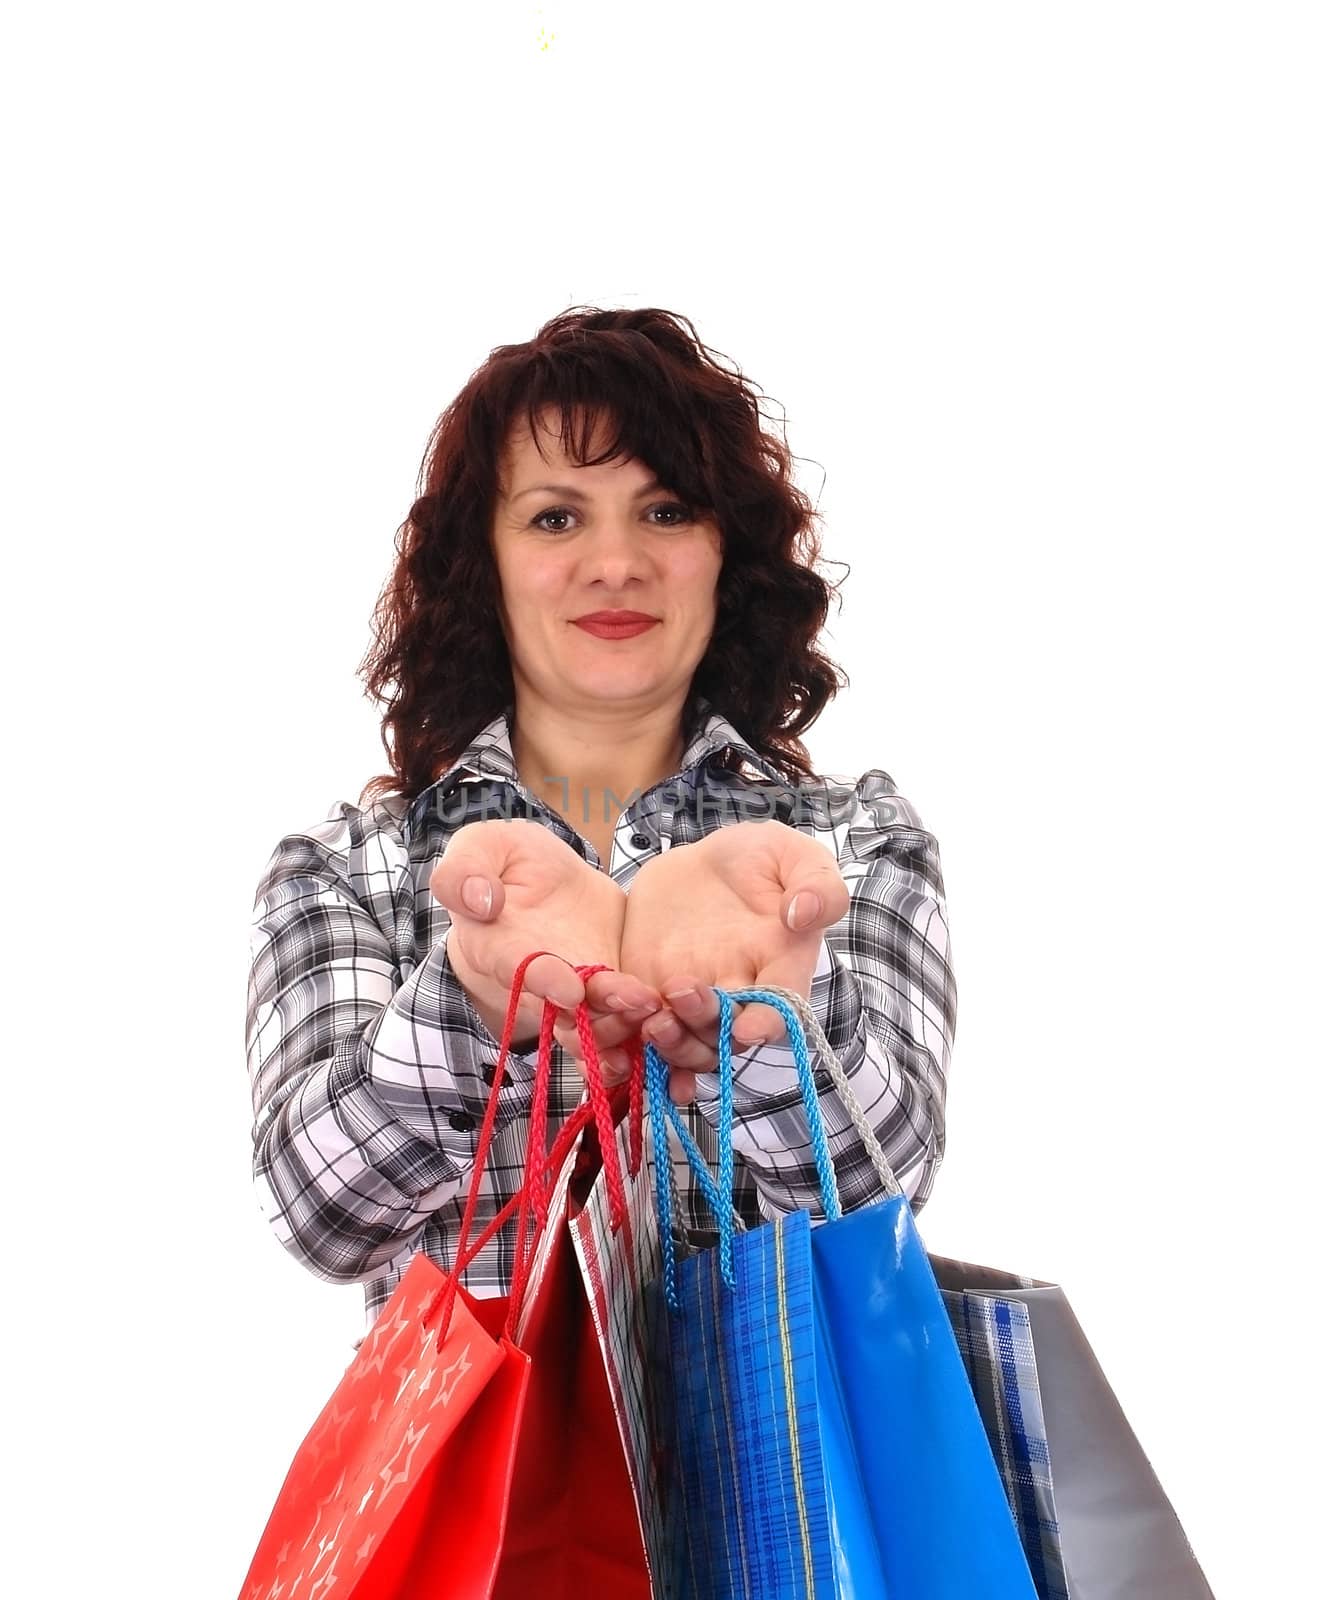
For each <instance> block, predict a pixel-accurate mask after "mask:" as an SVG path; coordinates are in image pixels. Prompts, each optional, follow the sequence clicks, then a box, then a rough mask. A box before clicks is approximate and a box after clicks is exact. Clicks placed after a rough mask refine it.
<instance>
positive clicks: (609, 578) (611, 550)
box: [582, 518, 649, 589]
mask: <svg viewBox="0 0 1326 1600" xmlns="http://www.w3.org/2000/svg"><path fill="white" fill-rule="evenodd" d="M648 572H649V560H648V556H647V554H646V549H645V542H644V540H643V539H642V538H641V537H640V535H639V534H638V533H637V532H636V531H635V530H634V529H633V528H632V527H631V526H630V524H629V523H627V522H622V521H619V520H617V519H615V518H610V519H608V520H607V521H605V522H604V523H603V524H601V525H600V526H599V527H598V528H596V529H595V530H594V533H593V535H592V536H591V537H590V538H589V539H588V540H587V541H586V542H585V565H584V570H583V574H582V575H583V576H584V578H585V579H586V581H588V582H590V583H598V584H601V585H602V586H603V587H604V588H607V589H621V588H624V587H625V585H626V584H627V583H628V582H630V581H631V579H636V580H643V579H644V578H646V577H647V576H648Z"/></svg>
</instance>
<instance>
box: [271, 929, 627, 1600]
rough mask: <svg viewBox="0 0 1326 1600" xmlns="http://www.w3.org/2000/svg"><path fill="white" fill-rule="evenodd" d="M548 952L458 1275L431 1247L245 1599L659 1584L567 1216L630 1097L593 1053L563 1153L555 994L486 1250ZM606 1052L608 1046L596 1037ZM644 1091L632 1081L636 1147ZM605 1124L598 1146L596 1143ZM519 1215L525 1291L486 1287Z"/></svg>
mask: <svg viewBox="0 0 1326 1600" xmlns="http://www.w3.org/2000/svg"><path fill="white" fill-rule="evenodd" d="M540 953H542V952H535V954H540ZM533 959H534V955H530V956H528V957H527V958H526V960H525V961H524V962H522V963H521V966H520V967H519V968H518V970H517V972H516V978H515V983H514V985H513V990H512V997H511V1003H510V1007H509V1009H508V1012H507V1019H506V1027H505V1030H504V1033H503V1039H502V1051H501V1055H500V1057H499V1059H498V1063H497V1068H496V1070H495V1072H494V1076H493V1084H492V1089H491V1091H490V1096H489V1103H488V1110H487V1114H486V1116H485V1118H484V1123H483V1127H482V1129H481V1131H480V1135H479V1141H478V1146H477V1148H476V1153H475V1166H474V1175H473V1177H472V1179H471V1185H470V1193H469V1197H468V1203H467V1206H466V1211H465V1218H464V1221H463V1222H462V1225H461V1233H460V1239H459V1242H458V1250H457V1261H458V1263H459V1265H458V1268H457V1271H456V1272H455V1273H453V1274H451V1275H448V1274H446V1273H444V1272H442V1270H441V1269H440V1268H439V1267H438V1266H437V1265H436V1264H435V1263H434V1262H432V1261H431V1260H430V1259H429V1258H428V1257H427V1256H426V1255H425V1254H424V1253H423V1252H422V1251H421V1252H419V1253H418V1254H417V1255H416V1256H415V1257H414V1259H413V1260H412V1261H411V1262H410V1265H409V1267H408V1268H407V1269H406V1271H405V1273H404V1274H403V1275H402V1277H401V1281H400V1283H399V1284H398V1285H397V1287H396V1290H395V1293H394V1294H393V1295H392V1297H391V1299H390V1300H389V1301H388V1302H387V1304H386V1306H384V1307H383V1310H382V1312H381V1314H380V1315H379V1317H378V1319H377V1321H376V1322H375V1324H374V1326H373V1328H372V1330H371V1331H370V1332H369V1334H368V1336H367V1337H366V1338H365V1340H364V1341H363V1343H362V1344H361V1346H360V1347H359V1350H358V1351H357V1353H356V1355H355V1358H354V1360H353V1361H352V1362H351V1364H350V1366H349V1368H348V1369H347V1370H346V1373H345V1376H344V1377H343V1378H342V1380H341V1382H340V1383H339V1384H338V1385H337V1387H336V1390H335V1392H334V1393H333V1395H332V1397H331V1399H330V1400H329V1401H328V1402H327V1405H326V1406H325V1407H324V1408H323V1411H322V1414H321V1415H320V1416H319V1417H318V1419H317V1421H316V1422H315V1423H314V1425H313V1427H312V1429H311V1430H310V1431H309V1434H308V1435H307V1437H306V1438H305V1440H304V1442H303V1444H302V1445H301V1446H300V1448H299V1450H298V1451H297V1452H296V1455H295V1459H294V1461H293V1462H292V1464H291V1467H290V1470H289V1472H288V1473H287V1474H286V1479H285V1482H284V1484H283V1485H282V1488H281V1491H280V1493H279V1495H278V1496H277V1501H276V1505H275V1507H274V1508H273V1510H272V1513H271V1516H270V1517H269V1518H268V1522H267V1526H266V1528H265V1529H264V1531H263V1535H262V1538H261V1540H260V1541H259V1544H258V1548H257V1551H256V1552H255V1554H254V1557H253V1560H252V1562H251V1564H250V1567H249V1571H248V1574H247V1575H246V1577H245V1580H244V1584H243V1587H242V1589H241V1594H240V1600H322V1597H323V1596H324V1595H327V1594H331V1595H332V1596H333V1600H517V1597H519V1600H525V1597H526V1596H528V1595H529V1594H532V1593H537V1594H539V1595H540V1596H541V1597H542V1596H547V1597H548V1600H563V1597H565V1600H583V1597H584V1596H585V1595H587V1594H588V1595H593V1594H601V1593H602V1594H606V1593H611V1594H613V1595H614V1596H620V1597H621V1600H646V1597H648V1596H649V1595H650V1593H651V1590H650V1586H649V1580H648V1575H647V1568H646V1565H645V1558H644V1553H643V1544H642V1540H641V1536H640V1526H639V1519H638V1515H637V1512H636V1509H635V1501H634V1497H633V1494H632V1490H631V1486H630V1480H629V1476H628V1473H627V1467H626V1460H625V1455H624V1452H623V1450H622V1446H621V1440H620V1436H619V1433H618V1429H617V1424H616V1420H615V1415H614V1412H613V1410H612V1405H611V1401H610V1398H609V1393H608V1386H607V1377H606V1374H605V1372H604V1368H603V1360H602V1355H601V1352H600V1350H599V1347H598V1343H597V1339H596V1335H595V1330H594V1326H593V1321H592V1317H591V1313H590V1309H589V1305H588V1302H587V1300H586V1299H585V1294H584V1290H583V1287H582V1286H581V1280H580V1277H579V1273H578V1271H577V1268H576V1265H575V1260H574V1256H573V1254H572V1249H571V1243H570V1240H569V1238H568V1237H567V1226H566V1221H567V1216H568V1211H569V1209H573V1202H571V1200H570V1199H569V1190H570V1188H571V1186H572V1183H573V1181H574V1180H582V1179H583V1178H584V1177H585V1176H586V1175H587V1168H588V1170H592V1169H593V1167H594V1166H595V1165H597V1159H604V1160H605V1162H606V1164H608V1165H609V1167H612V1166H615V1164H616V1162H617V1160H618V1144H617V1140H616V1138H615V1136H614V1135H613V1126H612V1123H613V1111H612V1108H611V1107H610V1105H609V1101H608V1097H607V1095H606V1094H605V1093H604V1090H603V1085H602V1080H601V1078H600V1076H599V1074H598V1063H597V1059H596V1058H594V1059H593V1060H591V1061H587V1063H586V1067H587V1072H586V1076H587V1079H588V1081H589V1085H590V1097H589V1102H588V1103H587V1104H585V1105H583V1106H581V1107H580V1108H579V1110H578V1111H577V1112H576V1113H575V1114H574V1115H573V1116H572V1117H571V1118H570V1119H569V1120H568V1121H567V1122H566V1124H565V1125H564V1126H563V1128H562V1129H561V1131H560V1133H559V1134H558V1137H557V1139H556V1140H555V1141H554V1144H553V1147H552V1150H551V1151H548V1152H547V1153H546V1154H545V1152H544V1149H543V1146H544V1143H545V1140H546V1127H547V1103H548V1089H549V1084H550V1077H551V1050H552V1037H553V1035H552V1027H553V1021H554V1012H553V1010H552V1008H551V1007H548V1008H545V1014H544V1022H543V1029H542V1033H541V1036H540V1049H539V1070H538V1073H537V1074H536V1079H535V1086H534V1091H533V1106H534V1111H533V1114H532V1115H531V1119H530V1146H529V1150H528V1151H527V1160H526V1175H525V1182H524V1185H523V1187H522V1189H521V1191H520V1193H519V1194H518V1195H516V1196H515V1198H514V1199H513V1200H512V1201H511V1202H510V1203H509V1204H508V1205H507V1206H506V1207H505V1208H504V1209H503V1211H502V1212H500V1213H499V1214H498V1216H496V1217H495V1218H494V1219H493V1220H492V1222H491V1223H490V1224H489V1225H488V1227H487V1228H486V1229H485V1230H484V1231H483V1233H482V1234H481V1235H480V1236H479V1237H478V1238H477V1239H476V1240H475V1241H474V1242H473V1244H467V1240H468V1237H469V1232H470V1227H471V1224H472V1221H473V1215H474V1211H475V1209H476V1205H477V1199H478V1192H479V1186H480V1182H481V1175H482V1172H483V1168H484V1164H485V1162H486V1160H487V1155H488V1149H489V1146H490V1144H491V1141H492V1133H493V1127H494V1123H495V1119H496V1111H497V1103H498V1101H497V1096H498V1091H499V1090H500V1088H501V1084H502V1080H503V1074H504V1069H505V1064H506V1057H507V1053H508V1049H509V1045H510V1037H511V1030H512V1027H513V1025H514V1020H515V1011H516V1004H517V1002H518V999H519V994H520V988H521V985H522V982H523V978H524V971H525V967H526V966H527V965H528V964H529V962H530V961H532V960H533ZM577 970H579V971H581V972H582V975H584V974H585V973H587V972H588V971H590V970H591V969H577ZM592 970H597V969H592ZM587 1026H588V1024H587V1022H586V1024H585V1029H584V1030H582V1031H587ZM588 1053H589V1055H590V1056H593V1055H594V1052H593V1049H592V1044H591V1047H590V1050H589V1052H588ZM640 1065H641V1063H640V1062H639V1061H637V1067H639V1066H640ZM637 1077H638V1073H637ZM639 1088H640V1086H639V1085H638V1084H637V1082H636V1081H635V1080H634V1079H633V1081H632V1084H631V1094H630V1110H631V1114H632V1118H633V1124H632V1135H633V1137H632V1146H633V1148H634V1149H636V1150H638V1148H639V1118H640V1115H641V1108H642V1095H641V1094H640V1092H639ZM587 1129H588V1130H590V1135H591V1137H590V1146H589V1149H588V1150H587V1151H578V1149H577V1147H578V1146H579V1145H580V1143H581V1139H582V1135H584V1134H585V1132H586V1130H587ZM594 1135H597V1139H595V1138H594ZM596 1146H597V1147H596ZM600 1149H606V1150H607V1151H608V1155H607V1157H606V1158H602V1157H600V1153H599V1152H600ZM605 1179H606V1181H607V1182H608V1185H609V1188H610V1189H614V1190H620V1187H621V1177H620V1172H617V1173H616V1174H615V1182H614V1181H613V1179H614V1174H613V1172H612V1171H611V1170H610V1171H609V1172H608V1173H607V1174H605ZM623 1204H624V1201H623ZM513 1217H515V1218H516V1219H517V1221H518V1233H517V1244H516V1266H515V1271H514V1274H513V1278H512V1284H511V1293H510V1295H509V1296H503V1297H500V1298H495V1299H488V1300H480V1299H476V1298H475V1297H473V1296H472V1295H470V1294H469V1293H468V1292H467V1291H466V1290H465V1289H464V1287H463V1286H462V1285H461V1284H460V1282H459V1276H460V1273H461V1271H463V1268H464V1266H465V1265H467V1264H468V1262H469V1261H471V1260H473V1258H474V1256H476V1255H477V1254H478V1252H479V1251H480V1250H481V1249H482V1248H483V1246H484V1245H485V1244H486V1243H487V1242H488V1240H489V1239H490V1238H491V1237H492V1236H493V1235H494V1234H495V1233H496V1232H497V1230H498V1229H499V1228H500V1227H502V1226H503V1225H504V1224H505V1223H506V1222H508V1221H509V1220H511V1219H512V1218H513ZM586 1506H589V1507H592V1515H591V1516H589V1517H586V1516H585V1515H584V1508H585V1507H586Z"/></svg>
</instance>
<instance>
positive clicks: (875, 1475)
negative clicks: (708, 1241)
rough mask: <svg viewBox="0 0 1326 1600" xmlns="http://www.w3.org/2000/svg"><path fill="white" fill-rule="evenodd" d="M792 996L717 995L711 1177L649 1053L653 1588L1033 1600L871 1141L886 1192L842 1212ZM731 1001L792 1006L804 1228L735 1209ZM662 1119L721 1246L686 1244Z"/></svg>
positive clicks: (924, 1265) (918, 1248)
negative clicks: (814, 1209) (816, 1190)
mask: <svg viewBox="0 0 1326 1600" xmlns="http://www.w3.org/2000/svg"><path fill="white" fill-rule="evenodd" d="M787 994H788V991H775V990H772V989H766V988H760V989H744V990H740V991H737V992H735V993H733V994H731V995H728V994H725V993H724V992H723V991H719V1002H720V1035H719V1062H718V1087H719V1097H718V1099H719V1127H718V1145H719V1163H718V1172H717V1174H716V1175H715V1174H712V1173H710V1171H709V1170H708V1167H707V1165H706V1163H705V1162H704V1160H703V1157H702V1156H701V1154H700V1152H699V1150H698V1149H697V1148H696V1146H695V1144H694V1141H693V1140H691V1138H690V1136H689V1134H688V1133H687V1131H686V1128H685V1126H684V1124H683V1123H682V1121H681V1119H680V1118H679V1117H678V1115H677V1113H676V1109H675V1107H674V1106H673V1105H672V1103H671V1101H670V1099H669V1098H668V1096H667V1092H666V1079H667V1067H666V1064H665V1062H664V1061H663V1059H662V1057H661V1056H660V1055H659V1054H658V1052H657V1050H655V1049H654V1047H653V1046H652V1045H651V1046H649V1047H648V1048H647V1049H646V1052H645V1058H646V1083H647V1090H648V1098H649V1120H650V1131H651V1135H652V1139H653V1142H654V1145H655V1174H656V1179H657V1180H658V1181H657V1182H656V1187H655V1194H656V1204H657V1208H658V1213H659V1221H658V1235H659V1243H660V1254H661V1261H662V1264H661V1272H660V1278H659V1281H658V1282H657V1284H656V1285H654V1286H653V1288H652V1290H651V1291H650V1292H651V1293H652V1295H653V1297H654V1302H655V1303H654V1308H653V1310H652V1312H651V1313H649V1314H648V1315H646V1317H645V1319H644V1326H645V1328H646V1330H647V1331H648V1333H649V1335H650V1336H651V1337H652V1338H653V1340H654V1346H653V1349H652V1352H651V1354H652V1359H653V1361H654V1363H655V1368H656V1372H657V1378H656V1383H655V1396H656V1401H657V1404H658V1410H659V1415H658V1426H659V1427H660V1429H661V1435H662V1449H661V1450H660V1452H659V1460H658V1468H657V1470H659V1471H661V1472H664V1473H666V1480H665V1482H664V1483H663V1485H662V1506H663V1511H662V1517H663V1523H664V1528H663V1541H662V1542H663V1550H662V1555H661V1558H660V1565H661V1577H662V1585H661V1586H662V1588H663V1589H664V1591H665V1592H666V1593H667V1595H668V1596H669V1597H670V1600H711V1597H712V1600H718V1597H729V1596H744V1595H753V1594H758V1595H761V1596H765V1595H768V1596H777V1597H780V1600H781V1597H783V1596H787V1597H800V1596H807V1597H810V1596H817V1597H819V1596H844V1597H846V1596H849V1595H850V1596H853V1597H856V1600H959V1597H961V1600H971V1597H973V1596H978V1595H979V1596H981V1597H983V1600H1032V1597H1033V1596H1034V1595H1035V1593H1036V1591H1035V1588H1034V1585H1033V1583H1032V1579H1031V1575H1030V1572H1029V1570H1028V1566H1027V1561H1026V1558H1025V1556H1024V1554H1023V1550H1022V1546H1021V1543H1020V1541H1019V1538H1018V1532H1017V1529H1016V1527H1015V1525H1014V1522H1013V1519H1012V1516H1011V1514H1010V1510H1009V1505H1008V1502H1007V1499H1006V1497H1005V1494H1004V1490H1003V1485H1002V1483H1001V1480H1000V1478H999V1474H998V1471H997V1469H996V1466H995V1462H994V1458H993V1455H992V1452H991V1450H990V1446H989V1443H988V1441H987V1438H986V1435H985V1431H984V1428H983V1426H982V1422H981V1418H980V1415H979V1413H978V1411H977V1408H976V1403H975V1400H974V1397H973V1394H972V1389H971V1385H970V1383H969V1382H968V1380H967V1376H966V1372H965V1369H964V1367H963V1364H962V1358H961V1356H960V1354H959V1352H958V1348H957V1344H956V1340H955V1337H954V1333H953V1329H952V1325H951V1323H950V1321H949V1317H948V1314H947V1312H946V1310H945V1306H944V1302H943V1299H942V1297H941V1294H940V1290H939V1286H938V1284H937V1283H936V1281H935V1277H934V1274H933V1272H932V1271H931V1269H930V1266H929V1263H928V1261H927V1259H926V1254H925V1250H924V1248H923V1246H922V1244H921V1241H920V1238H919V1237H918V1235H917V1232H916V1227H915V1223H914V1220H913V1218H912V1214H911V1210H910V1207H909V1206H908V1203H907V1200H906V1197H905V1195H904V1194H903V1193H902V1190H901V1188H900V1186H899V1184H898V1182H897V1179H896V1178H895V1177H894V1175H893V1174H892V1172H891V1171H890V1170H889V1169H888V1165H887V1162H885V1161H884V1158H883V1152H882V1151H881V1150H879V1149H878V1143H877V1141H875V1152H877V1154H878V1162H877V1165H878V1166H879V1169H880V1175H881V1183H882V1185H883V1187H884V1192H885V1198H884V1199H883V1200H882V1201H880V1202H878V1203H876V1204H873V1205H870V1206H867V1207H865V1208H863V1209H861V1210H859V1211H856V1212H853V1213H851V1214H850V1215H843V1213H842V1208H841V1204H840V1202H839V1197H838V1191H837V1183H836V1179H835V1177H834V1173H833V1168H832V1164H831V1162H830V1160H829V1155H828V1148H827V1145H826V1142H825V1138H824V1130H823V1126H822V1122H821V1117H820V1109H819V1100H818V1095H817V1092H816V1088H815V1083H814V1078H813V1074H812V1072H811V1067H810V1061H809V1058H808V1054H807V1051H806V1044H805V1037H804V1034H803V1033H802V1029H801V1025H800V1021H799V1017H798V1012H797V1010H796V1009H795V1008H794V1007H793V1006H792V1005H791V1004H789V1002H788V1000H787V999H786V998H784V997H785V996H786V995H787ZM733 1000H739V1001H742V1002H747V1001H758V1002H762V1003H764V1004H770V1005H774V1006H776V1007H777V1008H778V1009H779V1010H780V1011H781V1012H782V1013H783V1015H784V1017H785V1019H786V1022H787V1026H788V1032H789V1035H790V1036H791V1039H792V1043H793V1047H794V1052H795V1055H796V1060H797V1072H798V1080H799V1083H800V1086H801V1091H802V1098H803V1103H804V1107H805V1111H806V1116H807V1120H808V1124H809V1128H810V1135H811V1143H812V1147H813V1148H814V1151H815V1156H816V1165H817V1168H818V1170H819V1176H820V1185H821V1194H822V1200H823V1206H824V1212H825V1216H826V1219H827V1220H825V1221H824V1222H823V1223H822V1224H820V1225H817V1226H815V1227H814V1228H812V1227H811V1220H810V1214H809V1213H808V1212H805V1211H800V1212H796V1213H794V1214H792V1215H790V1216H781V1217H778V1218H776V1219H774V1220H773V1221H772V1222H770V1223H768V1224H766V1225H764V1226H761V1227H759V1228H755V1229H751V1230H749V1231H746V1232H742V1231H738V1230H737V1229H736V1227H735V1226H734V1217H733V1206H732V1198H733V1186H732V1176H733V1160H734V1157H733V1149H732V1061H731V1019H732V1001H733ZM861 1121H862V1122H863V1123H864V1118H862V1119H861ZM668 1124H671V1126H672V1128H673V1131H674V1133H675V1134H676V1137H677V1138H678V1140H679V1141H680V1143H681V1145H682V1148H683V1150H684V1152H685V1154H686V1157H687V1159H688V1161H689V1162H690V1164H691V1166H692V1168H693V1170H694V1171H695V1174H696V1177H697V1179H698V1181H699V1182H700V1185H701V1187H702V1189H703V1191H704V1193H705V1196H706V1199H707V1200H708V1202H709V1204H710V1207H711V1209H712V1210H713V1211H714V1213H715V1216H716V1218H717V1222H718V1230H719V1243H718V1245H717V1247H716V1248H714V1249H712V1250H706V1251H702V1252H699V1253H697V1254H694V1255H692V1256H690V1257H688V1258H686V1259H683V1260H677V1259H676V1250H675V1244H674V1240H673V1235H672V1228H671V1194H670V1188H669V1185H668V1183H667V1182H666V1181H664V1179H665V1176H666V1173H667V1172H668V1171H669V1170H670V1166H671V1157H670V1154H669V1152H668V1149H667V1144H666V1131H665V1130H666V1126H667V1125H668ZM865 1126H866V1129H867V1131H868V1124H866V1125H865ZM871 1138H872V1140H873V1133H872V1134H871ZM660 1300H661V1301H662V1303H663V1304H662V1307H661V1308H660V1307H659V1304H658V1302H659V1301H660Z"/></svg>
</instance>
